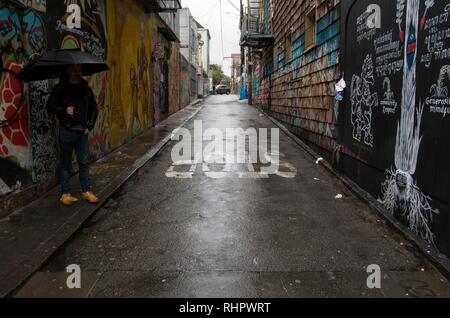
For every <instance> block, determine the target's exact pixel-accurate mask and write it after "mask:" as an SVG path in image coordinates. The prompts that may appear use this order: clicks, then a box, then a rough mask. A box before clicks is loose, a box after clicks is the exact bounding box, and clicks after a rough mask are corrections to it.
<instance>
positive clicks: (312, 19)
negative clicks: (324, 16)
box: [305, 8, 316, 50]
mask: <svg viewBox="0 0 450 318" xmlns="http://www.w3.org/2000/svg"><path fill="white" fill-rule="evenodd" d="M315 45H316V9H315V8H314V9H312V10H311V11H309V12H308V13H307V14H306V16H305V49H306V50H309V49H311V48H313V47H314V46H315Z"/></svg>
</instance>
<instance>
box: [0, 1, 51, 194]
mask: <svg viewBox="0 0 450 318" xmlns="http://www.w3.org/2000/svg"><path fill="white" fill-rule="evenodd" d="M0 25H1V27H0V61H1V64H2V65H1V67H2V70H3V71H2V72H1V73H0V160H1V161H2V165H5V166H6V164H8V166H9V167H10V169H2V172H1V174H0V179H1V180H2V184H5V183H7V184H8V191H9V190H11V187H16V185H17V186H18V187H20V186H21V185H22V184H23V183H26V182H29V181H31V170H32V160H31V158H32V156H31V152H30V144H31V141H30V127H29V105H28V100H27V98H28V85H26V84H25V83H23V82H21V81H18V80H16V79H15V78H14V76H13V74H15V73H18V72H19V71H20V70H21V69H22V68H23V65H24V64H25V63H26V62H28V61H29V58H30V56H33V55H35V54H39V53H42V52H43V51H44V50H46V47H47V42H46V32H45V27H44V23H43V21H42V19H41V17H40V16H39V14H38V13H36V12H35V11H33V10H31V9H17V8H14V7H11V6H8V5H2V6H0ZM6 161H8V163H6ZM3 188H6V187H3ZM8 191H7V192H8ZM1 194H3V191H2V192H0V195H1Z"/></svg>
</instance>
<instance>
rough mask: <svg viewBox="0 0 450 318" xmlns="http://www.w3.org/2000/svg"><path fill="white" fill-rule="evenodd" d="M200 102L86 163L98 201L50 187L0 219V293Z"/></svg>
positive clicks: (54, 247) (33, 265) (156, 148)
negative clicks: (68, 202) (68, 196)
mask: <svg viewBox="0 0 450 318" xmlns="http://www.w3.org/2000/svg"><path fill="white" fill-rule="evenodd" d="M201 108H202V103H201V100H199V101H197V102H195V103H193V104H192V105H190V106H188V107H186V108H185V109H183V110H181V111H179V112H178V113H176V114H174V115H172V116H171V117H169V118H168V119H167V120H165V121H164V122H162V123H161V124H159V125H158V126H156V127H155V128H152V129H149V130H148V131H146V132H145V133H143V134H142V135H140V136H138V137H136V138H135V139H133V140H132V141H130V142H129V143H127V144H126V145H124V146H122V147H120V148H119V149H117V150H116V151H114V152H112V153H111V154H109V155H107V156H106V157H104V158H102V159H100V160H99V161H97V162H96V163H94V164H92V165H91V167H90V171H91V177H92V180H93V183H94V189H95V192H96V193H97V194H98V195H99V197H100V200H101V201H100V204H98V205H89V204H87V203H85V202H79V203H77V204H76V205H75V206H73V207H64V206H62V205H61V204H60V203H59V200H58V199H59V196H60V190H59V187H56V188H55V189H53V190H52V191H50V192H48V193H47V194H46V195H45V196H44V197H42V198H40V199H38V200H36V201H34V202H32V203H31V204H29V205H27V206H26V207H24V208H23V209H21V210H19V211H17V212H15V213H13V214H12V215H10V216H9V217H8V218H7V219H3V220H1V221H0V255H1V258H0V296H1V297H5V296H8V295H9V294H10V293H11V292H12V291H13V290H14V289H16V288H17V287H18V286H20V285H21V284H22V283H23V282H24V281H25V280H26V279H27V278H28V277H30V276H31V275H32V274H33V273H34V272H36V271H37V270H38V269H39V268H40V267H41V266H42V265H43V264H44V263H45V262H46V261H47V260H48V259H49V258H50V257H51V256H52V255H53V253H54V252H55V251H56V250H57V249H58V248H59V247H61V246H62V245H63V244H64V243H65V242H66V241H67V240H68V239H69V238H70V237H71V236H72V235H73V234H74V233H75V232H76V231H77V230H78V229H80V227H81V226H82V225H83V224H84V222H86V221H87V220H88V219H89V217H91V216H92V215H93V214H94V213H95V212H96V211H97V210H98V209H99V208H100V207H101V206H102V205H103V204H104V203H105V202H106V201H107V199H108V198H109V197H110V196H111V195H113V194H114V193H115V192H116V191H117V190H118V189H120V187H121V186H122V185H123V184H124V183H125V182H126V181H127V180H128V179H129V178H130V177H131V176H132V175H133V174H134V173H136V171H137V170H139V169H140V168H141V167H142V166H143V165H144V164H145V163H146V162H148V161H149V160H150V159H152V158H153V157H154V156H155V155H156V154H157V153H158V152H159V151H160V150H161V149H162V148H163V147H164V145H165V144H166V143H167V142H169V141H170V138H171V135H172V132H173V130H174V129H176V128H178V127H180V126H183V125H184V124H185V123H186V122H187V121H189V120H190V119H192V118H193V117H194V116H195V115H196V114H197V113H198V112H199V111H200V109H201ZM71 182H72V188H73V189H74V190H75V191H74V192H73V193H74V194H76V195H78V196H79V194H80V192H81V191H80V187H79V182H78V175H75V176H73V177H72V180H71Z"/></svg>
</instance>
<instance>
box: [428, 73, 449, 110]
mask: <svg viewBox="0 0 450 318" xmlns="http://www.w3.org/2000/svg"><path fill="white" fill-rule="evenodd" d="M447 83H450V65H444V66H443V67H442V68H441V71H440V72H439V77H438V80H437V83H436V84H433V85H432V86H431V88H430V97H428V98H427V100H426V102H425V103H426V105H427V106H429V107H430V112H431V113H436V114H442V117H443V118H445V116H446V115H447V114H450V98H449V96H448V89H449V88H448V86H447V85H448V84H447Z"/></svg>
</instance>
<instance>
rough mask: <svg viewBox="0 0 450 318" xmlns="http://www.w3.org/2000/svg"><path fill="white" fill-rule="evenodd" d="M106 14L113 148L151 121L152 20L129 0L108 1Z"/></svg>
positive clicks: (139, 131)
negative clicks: (119, 0)
mask: <svg viewBox="0 0 450 318" xmlns="http://www.w3.org/2000/svg"><path fill="white" fill-rule="evenodd" d="M107 14H108V15H107V16H108V21H109V22H108V52H109V54H108V64H109V65H110V68H111V70H110V72H109V76H110V94H109V95H110V101H111V105H110V108H111V145H112V148H113V149H115V148H117V147H118V146H120V145H121V144H123V143H124V142H126V141H128V140H130V139H131V138H133V137H135V136H137V135H138V134H140V133H141V132H142V131H143V130H144V129H146V128H149V127H151V125H152V124H153V118H154V115H153V114H154V109H153V100H154V98H153V96H152V83H153V76H152V75H151V74H152V72H154V70H153V65H152V60H153V59H152V54H151V50H152V46H151V45H152V39H153V37H152V29H153V24H152V21H151V20H150V19H149V18H148V16H147V15H146V14H145V12H144V10H143V8H142V7H140V6H138V5H137V4H136V3H135V1H132V0H126V1H123V2H108V10H107ZM125 42H126V43H127V45H122V44H123V43H125Z"/></svg>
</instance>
